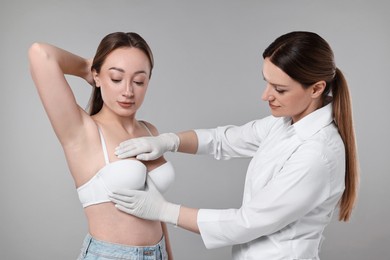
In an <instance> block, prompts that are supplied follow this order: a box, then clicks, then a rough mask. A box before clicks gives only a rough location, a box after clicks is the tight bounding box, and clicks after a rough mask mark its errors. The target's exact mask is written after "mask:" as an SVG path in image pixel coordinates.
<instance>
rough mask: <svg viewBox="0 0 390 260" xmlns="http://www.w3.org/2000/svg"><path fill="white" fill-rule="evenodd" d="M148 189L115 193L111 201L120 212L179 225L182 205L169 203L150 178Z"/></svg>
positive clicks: (148, 178) (124, 190)
mask: <svg viewBox="0 0 390 260" xmlns="http://www.w3.org/2000/svg"><path fill="white" fill-rule="evenodd" d="M146 184H147V186H146V189H145V190H144V191H140V190H127V189H121V190H117V191H113V194H110V195H109V196H110V199H111V201H112V202H114V203H115V204H116V205H115V207H117V208H118V209H119V210H121V211H123V212H125V213H128V214H131V215H134V216H137V217H139V218H143V219H148V220H158V221H162V222H167V223H171V224H174V225H177V221H178V219H179V213H180V205H176V204H173V203H170V202H167V201H166V200H165V199H164V197H163V196H162V195H161V193H160V192H159V191H158V190H157V188H156V186H155V185H154V183H153V181H152V179H151V178H150V177H149V176H148V177H147V181H146Z"/></svg>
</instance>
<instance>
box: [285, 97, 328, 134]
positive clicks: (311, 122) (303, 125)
mask: <svg viewBox="0 0 390 260" xmlns="http://www.w3.org/2000/svg"><path fill="white" fill-rule="evenodd" d="M285 122H286V123H287V122H289V123H291V118H285ZM332 122H333V111H332V103H329V104H327V105H326V106H323V107H321V108H319V109H317V110H315V111H313V112H312V113H310V114H308V115H307V116H305V117H304V118H302V119H301V120H299V121H298V122H296V123H294V124H293V125H292V127H294V129H295V132H296V133H297V135H298V136H299V137H300V138H301V139H303V140H306V139H308V138H310V137H311V136H312V135H314V134H315V133H317V132H318V131H319V130H321V129H322V128H324V127H325V126H327V125H329V124H330V123H332Z"/></svg>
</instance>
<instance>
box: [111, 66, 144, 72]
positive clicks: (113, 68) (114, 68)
mask: <svg viewBox="0 0 390 260" xmlns="http://www.w3.org/2000/svg"><path fill="white" fill-rule="evenodd" d="M108 70H116V71H119V72H122V73H125V70H124V69H122V68H118V67H111V68H109V69H108ZM141 73H144V74H147V73H146V71H144V70H139V71H136V72H134V74H141Z"/></svg>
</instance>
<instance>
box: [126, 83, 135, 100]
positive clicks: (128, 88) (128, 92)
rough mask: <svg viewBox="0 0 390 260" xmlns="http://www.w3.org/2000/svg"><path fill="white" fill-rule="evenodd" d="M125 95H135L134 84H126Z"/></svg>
mask: <svg viewBox="0 0 390 260" xmlns="http://www.w3.org/2000/svg"><path fill="white" fill-rule="evenodd" d="M123 96H125V97H132V96H134V92H133V86H132V85H131V84H130V83H128V84H126V88H125V89H124V91H123Z"/></svg>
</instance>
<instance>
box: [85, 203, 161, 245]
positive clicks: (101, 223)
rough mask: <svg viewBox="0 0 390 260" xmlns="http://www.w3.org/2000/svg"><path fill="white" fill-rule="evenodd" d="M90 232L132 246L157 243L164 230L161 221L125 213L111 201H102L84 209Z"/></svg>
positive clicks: (99, 238)
mask: <svg viewBox="0 0 390 260" xmlns="http://www.w3.org/2000/svg"><path fill="white" fill-rule="evenodd" d="M84 211H85V214H86V216H87V219H88V226H89V233H90V234H91V235H92V237H94V238H95V239H98V240H102V241H105V242H109V243H116V244H122V245H130V246H150V245H155V244H157V243H158V242H159V241H160V240H161V238H162V236H163V231H162V227H161V222H159V221H150V220H144V219H140V218H137V217H135V216H132V215H129V214H127V213H124V212H122V211H120V210H118V209H117V208H115V206H114V204H113V203H111V202H106V203H100V204H96V205H92V206H89V207H86V208H85V209H84Z"/></svg>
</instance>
